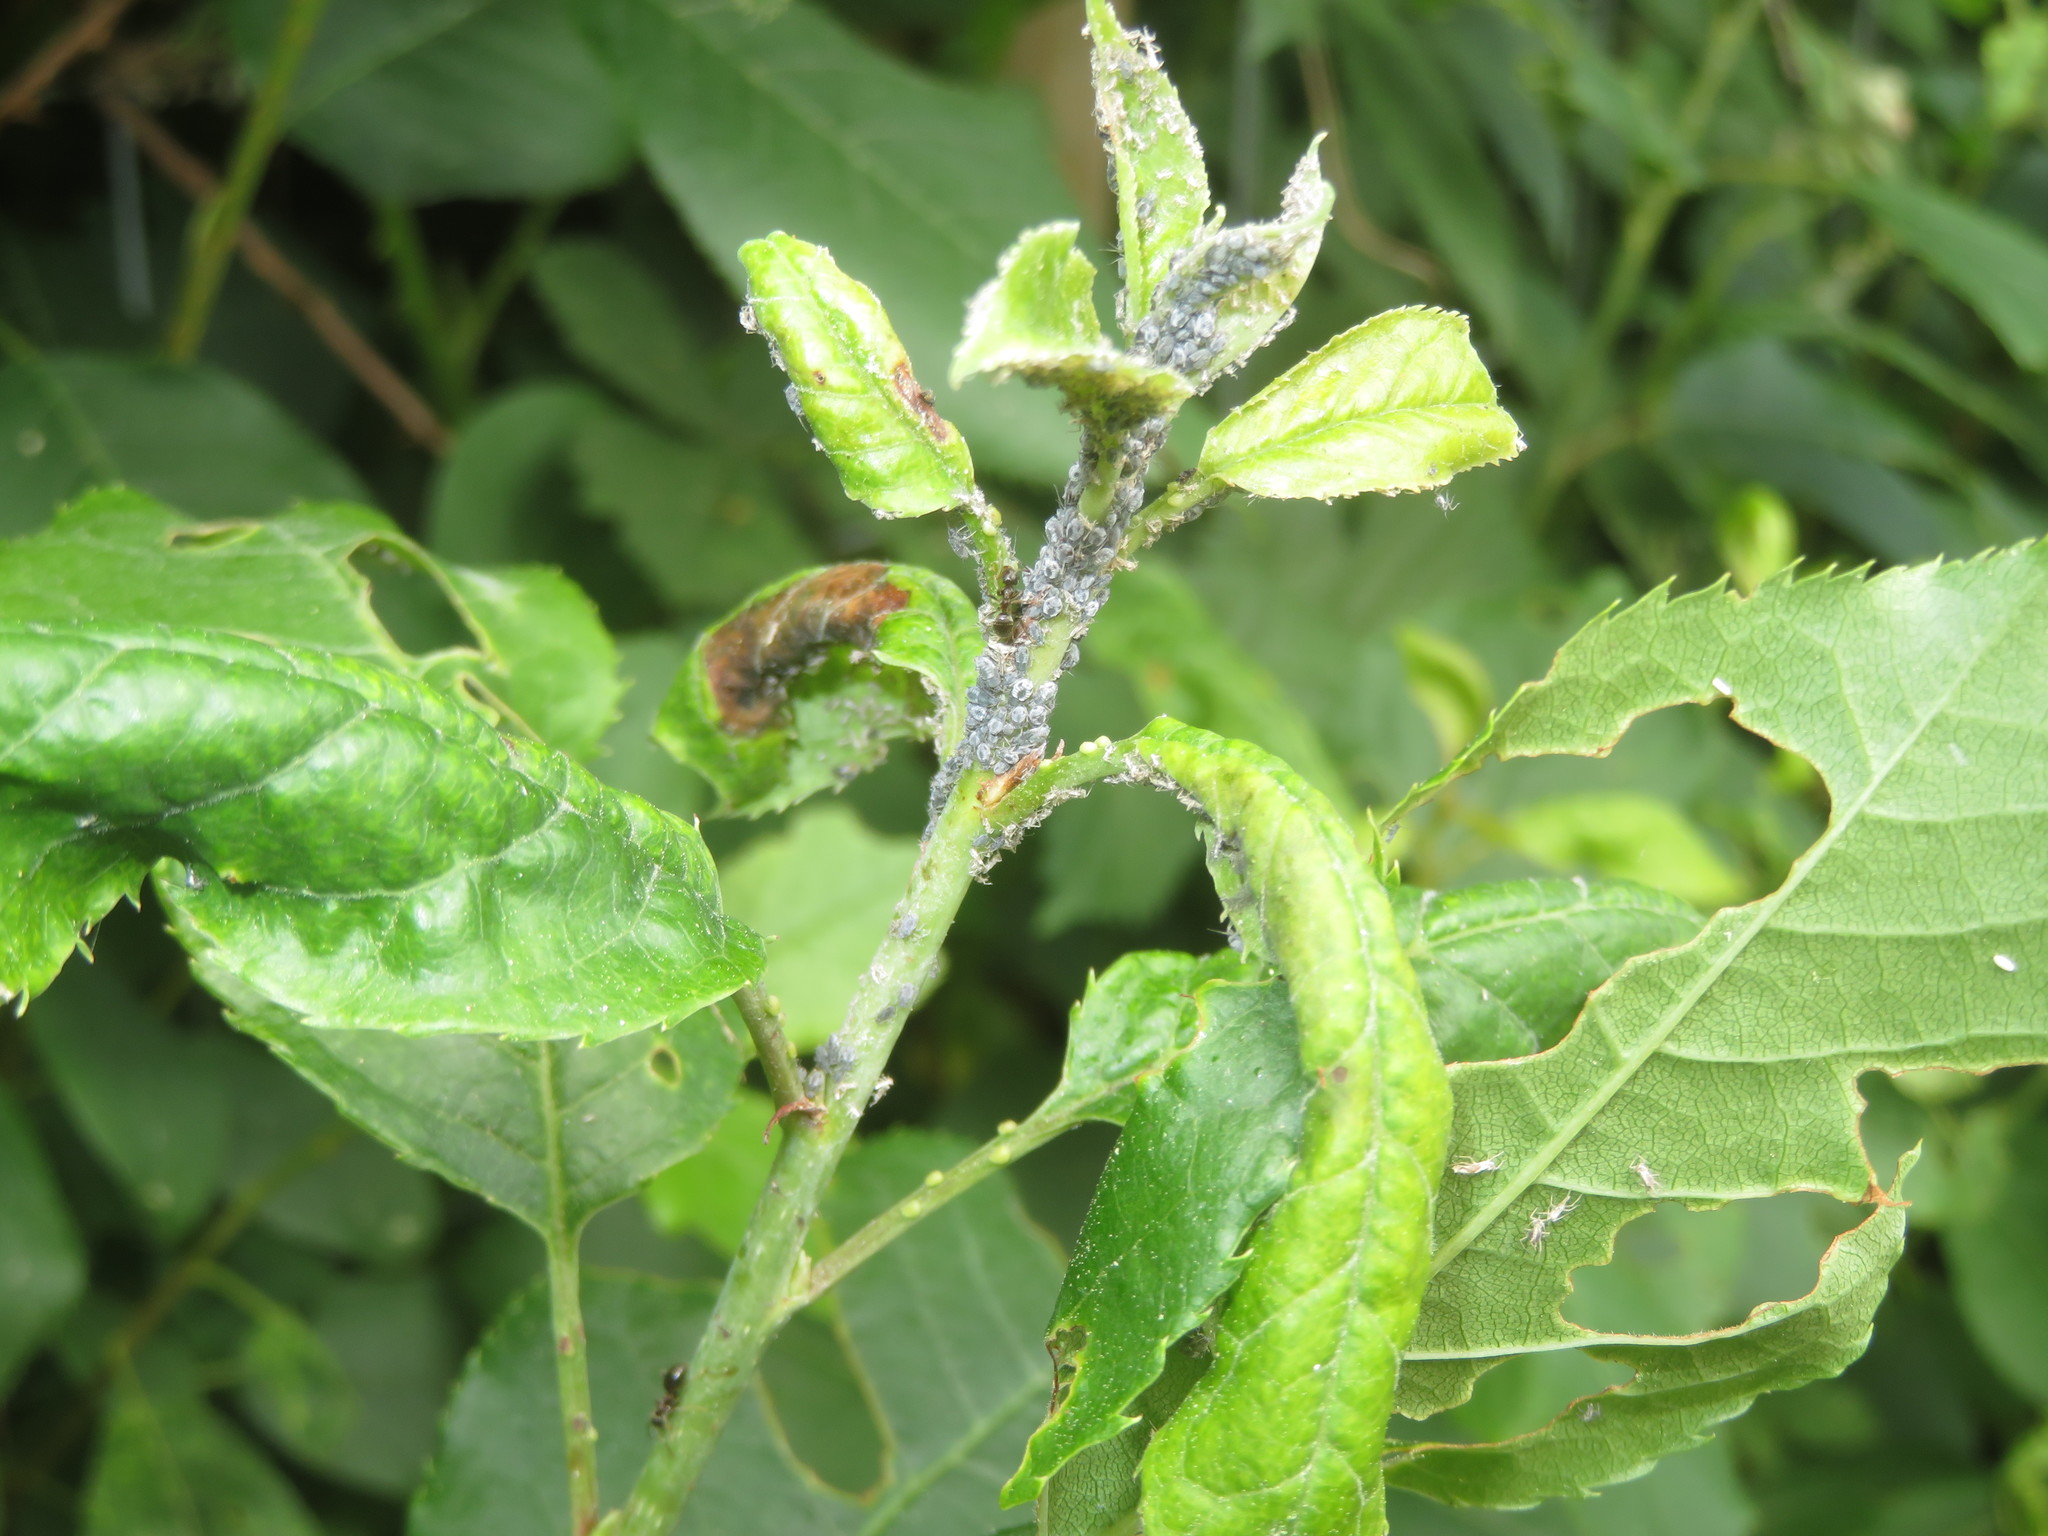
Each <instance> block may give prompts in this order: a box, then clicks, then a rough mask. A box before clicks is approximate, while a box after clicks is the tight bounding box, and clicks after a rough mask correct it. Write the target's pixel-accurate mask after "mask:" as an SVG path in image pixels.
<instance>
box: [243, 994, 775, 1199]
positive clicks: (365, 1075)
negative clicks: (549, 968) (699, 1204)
mask: <svg viewBox="0 0 2048 1536" xmlns="http://www.w3.org/2000/svg"><path fill="white" fill-rule="evenodd" d="M230 1005H231V1007H230V1017H231V1018H232V1019H233V1021H234V1022H235V1023H236V1024H237V1025H239V1026H240V1027H241V1028H242V1029H245V1030H247V1031H248V1032H249V1033H250V1034H252V1035H254V1036H256V1037H257V1038H258V1039H260V1040H262V1041H263V1042H264V1043H265V1044H266V1045H268V1046H269V1047H270V1048H271V1049H272V1050H274V1051H276V1052H277V1054H278V1055H279V1056H281V1057H282V1058H283V1059H284V1060H285V1061H286V1062H287V1063H289V1064H290V1065H291V1067H292V1068H293V1069H294V1070H295V1071H297V1072H298V1073H299V1074H300V1075H301V1076H303V1077H304V1078H306V1080H307V1081H309V1082H311V1083H312V1084H313V1085H314V1086H315V1087H316V1088H318V1089H319V1090H320V1091H321V1092H322V1093H324V1094H326V1095H327V1096H328V1097H329V1098H331V1099H332V1100H334V1102H335V1104H336V1105H337V1106H338V1107H339V1108H340V1109H341V1111H342V1112H343V1113H344V1114H346V1115H347V1116H348V1117H349V1118H350V1119H351V1120H353V1121H355V1122H356V1124H358V1125H360V1126H362V1127H363V1129H365V1130H366V1131H369V1132H370V1133H371V1134H372V1135H374V1136H376V1137H378V1138H379V1139H380V1140H382V1141H384V1142H385V1143H386V1144H388V1145H389V1146H391V1147H392V1148H394V1149H395V1150H396V1151H397V1152H398V1153H399V1154H400V1155H401V1156H402V1157H404V1158H406V1159H407V1160H408V1161H410V1162H414V1163H417V1164H419V1165H420V1166H421V1167H423V1168H427V1169H430V1170H431V1171H433V1172H434V1173H437V1174H439V1175H440V1176H441V1177H442V1178H444V1179H446V1180H448V1181H449V1182H450V1183H451V1184H455V1185H459V1186H460V1187H461V1188H463V1189H467V1190H472V1191H474V1192H475V1193H477V1194H479V1195H482V1196H483V1197H484V1198H485V1199H486V1200H489V1201H490V1202H491V1203H492V1204H494V1205H498V1206H502V1207H503V1208H504V1209H506V1210H508V1211H510V1212H511V1213H512V1214H513V1215H515V1216H517V1217H519V1218H520V1219H521V1220H522V1221H524V1222H526V1223H527V1224H528V1225H530V1226H532V1227H533V1228H534V1229H535V1230H537V1231H545V1230H546V1229H547V1226H548V1221H549V1215H548V1211H549V1198H550V1194H549V1191H550V1183H551V1181H552V1180H553V1179H554V1177H555V1176H556V1175H557V1174H559V1182H560V1197H561V1200H562V1204H563V1220H564V1222H565V1223H566V1225H567V1226H568V1227H569V1228H570V1229H571V1230H574V1229H575V1228H576V1227H578V1226H580V1225H581V1224H582V1223H583V1222H584V1221H586V1220H588V1219H589V1218H590V1216H591V1215H593V1214H594V1213H596V1212H597V1211H600V1210H602V1209H603V1208H604V1207H605V1206H607V1205H609V1204H611V1203H612V1202H613V1201H615V1200H621V1199H624V1198H625V1197H626V1196H627V1195H629V1194H631V1193H632V1192H633V1191H634V1190H635V1189H636V1188H638V1187H639V1185H640V1184H641V1183H642V1182H644V1181H645V1180H647V1179H649V1178H651V1177H653V1176H654V1175H655V1174H657V1173H659V1172H661V1171H662V1170H663V1169H664V1168H667V1167H669V1166H670V1165H671V1164H673V1163H676V1162H678V1161H680V1160H681V1159H683V1158H685V1157H688V1156H689V1155H690V1154H691V1153H692V1152H694V1151H696V1150H697V1149H698V1148H699V1147H701V1146H702V1145H703V1144H704V1142H705V1139H706V1138H707V1137H709V1136H710V1134H711V1132H712V1128H713V1127H714V1126H716V1125H717V1124H718V1121H719V1119H720V1117H721V1116H722V1115H723V1114H724V1113H725V1111H726V1107H727V1106H728V1105H729V1104H730V1103H731V1102H732V1095H733V1089H734V1087H735V1085H736V1083H737V1080H738V1069H739V1064H740V1056H739V1049H738V1046H737V1044H736V1043H735V1042H733V1041H732V1040H730V1039H728V1038H727V1036H726V1035H725V1033H724V1031H723V1030H722V1029H721V1028H720V1026H719V1024H718V1022H717V1020H715V1019H714V1018H712V1017H711V1015H710V1014H709V1013H696V1014H692V1015H691V1016H690V1017H689V1018H687V1019H684V1020H683V1021H682V1022H681V1023H680V1024H676V1025H674V1026H672V1027H670V1028H668V1029H657V1030H651V1031H648V1032H646V1033H643V1034H638V1035H634V1036H632V1037H630V1038H628V1039H624V1040H613V1041H610V1042H608V1043H606V1044H602V1045H586V1046H576V1045H572V1044H568V1043H557V1042H551V1041H544V1040H533V1041H527V1040H515V1039H505V1038H496V1037H491V1036H483V1035H469V1036H454V1037H446V1038H441V1039H432V1040H417V1039H407V1038H404V1037H402V1036H397V1035H392V1034H386V1033H381V1032H374V1031H369V1030H338V1029H312V1028H308V1027H307V1026H306V1025H304V1024H301V1023H299V1022H298V1021H296V1020H294V1019H292V1018H291V1017H289V1016H288V1015H286V1014H284V1013H282V1012H281V1011H279V1010H278V1009H275V1008H270V1007H265V1006H263V1005H261V1004H260V1003H254V1002H250V1001H245V1000H240V999H235V998H230Z"/></svg>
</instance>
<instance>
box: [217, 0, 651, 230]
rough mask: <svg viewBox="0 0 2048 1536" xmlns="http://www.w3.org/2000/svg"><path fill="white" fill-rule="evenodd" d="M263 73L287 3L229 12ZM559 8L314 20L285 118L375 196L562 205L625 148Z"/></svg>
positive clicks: (610, 102) (517, 2)
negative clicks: (537, 200)
mask: <svg viewBox="0 0 2048 1536" xmlns="http://www.w3.org/2000/svg"><path fill="white" fill-rule="evenodd" d="M226 9H227V13H228V24H229V36H230V37H231V39H232V40H233V42H234V45H235V51H236V53H237V55H239V57H240V59H241V62H242V65H243V68H245V69H247V70H249V71H250V72H251V73H252V74H254V73H256V72H258V71H260V70H261V68H262V66H263V63H264V61H265V60H266V59H268V58H269V56H270V49H271V39H272V37H273V36H274V35H275V33H276V30H277V27H278V24H279V23H280V21H281V20H282V18H283V15H284V11H285V4H284V0H234V3H232V4H230V5H229V6H227V7H226ZM570 9H571V8H570V7H568V6H565V5H563V4H561V3H560V0H424V3H415V0H350V3H349V4H347V5H344V6H336V7H333V8H332V9H331V10H330V11H329V12H328V13H327V14H326V15H324V16H323V17H322V18H321V26H320V30H319V31H318V32H317V33H316V34H315V36H314V39H313V46H312V48H311V49H310V50H309V52H308V55H307V58H306V63H305V67H304V69H303V70H302V72H301V73H300V76H299V79H298V82H297V83H296V85H295V86H294V87H293V90H292V96H291V101H290V103H289V104H288V106H287V108H286V114H287V122H288V124H289V131H290V133H291V135H292V137H293V138H294V139H296V140H298V141H299V142H300V143H301V144H304V145H305V146H306V148H307V149H309V150H311V151H312V152H313V154H314V155H315V156H316V157H318V158H319V159H321V160H323V161H325V162H326V163H327V164H328V165H330V166H332V167H333V168H334V169H335V170H337V171H339V172H341V174H342V175H344V176H346V177H347V178H348V179H349V180H350V181H352V182H353V183H355V185H356V186H357V187H359V188H360V189H362V191H364V192H365V193H367V194H369V195H370V196H371V197H376V198H391V199H395V200H397V201H399V202H405V203H428V202H437V201H440V200H442V199H445V198H454V197H494V198H521V197H559V196H564V195H567V194H569V193H574V192H582V191H587V190H589V189H591V188H593V187H598V186H602V185H604V184H605V183H606V182H609V181H611V180H612V179H613V178H614V177H616V176H617V175H618V173H619V172H620V170H621V169H623V168H624V166H625V163H626V159H627V155H628V153H629V150H630V146H631V140H630V137H629V135H628V133H627V130H626V127H625V124H624V123H623V122H622V121H621V116H620V112H619V109H618V105H617V103H616V102H615V101H614V99H613V96H612V90H611V83H610V82H609V81H608V80H607V79H606V78H605V76H604V73H603V71H602V70H601V69H600V68H599V66H598V63H597V60H596V59H595V58H594V57H593V56H592V55H591V52H590V48H589V45H588V44H587V43H586V42H585V41H584V40H583V38H582V36H581V34H580V32H579V31H578V29H577V27H576V26H575V24H574V22H573V21H572V20H571V16H570Z"/></svg>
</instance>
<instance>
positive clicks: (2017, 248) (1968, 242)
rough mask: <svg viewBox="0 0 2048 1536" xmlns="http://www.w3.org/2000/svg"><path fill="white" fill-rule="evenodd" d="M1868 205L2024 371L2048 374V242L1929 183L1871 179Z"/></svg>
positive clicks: (1866, 188)
mask: <svg viewBox="0 0 2048 1536" xmlns="http://www.w3.org/2000/svg"><path fill="white" fill-rule="evenodd" d="M1855 192H1856V196H1857V198H1858V199H1859V200H1861V202H1862V203H1863V206H1864V207H1866V208H1868V209H1869V210H1870V212H1871V213H1872V214H1874V215H1875V216H1876V217H1877V219H1878V220H1879V221H1880V222H1881V223H1882V224H1883V225H1884V226H1885V228H1886V229H1888V230H1890V231H1891V234H1892V238H1893V239H1895V240H1897V241H1898V242H1899V244H1900V246H1902V247H1903V248H1904V249H1905V250H1907V251H1910V252H1911V253H1912V254H1913V255H1915V256H1917V257H1919V258H1920V259H1921V260H1922V261H1924V262H1926V263H1927V265H1928V267H1929V268H1930V269H1931V270H1932V271H1933V273H1934V275H1935V276H1936V277H1938V278H1940V279H1941V280H1942V282H1944V283H1946V284H1947V285H1948V286H1949V287H1950V288H1953V289H1954V290H1955V291H1956V292H1957V293H1958V294H1960V295H1961V296H1962V297H1963V299H1964V300H1965V301H1967V302H1968V303H1969V304H1970V306H1971V307H1972V308H1974V309H1975V310H1976V311H1977V313H1978V314H1979V315H1981V316H1982V317H1983V319H1984V323H1985V324H1986V325H1988V326H1990V327H1991V329H1992V331H1993V332H1994V333H1995V334H1996V335H1997V337H1998V339H1999V340H2000V341H2002V342H2004V343H2005V347H2006V350H2007V351H2008V352H2010V353H2012V355H2013V357H2014V358H2015V359H2017V360H2018V362H2019V364H2020V365H2021V366H2022V367H2024V368H2030V369H2032V370H2034V371H2035V372H2037V373H2038V372H2041V371H2042V370H2044V369H2048V314H2044V313H2043V311H2042V307H2041V294H2042V292H2043V290H2044V289H2048V243H2044V242H2043V241H2042V239H2041V237H2040V236H2039V235H2038V234H2036V233H2035V232H2034V231H2032V230H2030V229H2028V228H2027V227H2026V226H2025V225H2023V224H2018V223H2015V222H2014V221H2013V220H2011V219H2008V218H2006V217H2005V216H2004V215H2003V214H1999V213H1995V212H1993V211H1991V210H1990V209H1988V208H1985V207H1983V206H1981V205H1980V204H1977V203H1973V202H1968V201H1965V200H1964V199H1963V198H1960V197H1957V196H1956V195H1955V194H1953V193H1951V192H1945V191H1943V190H1941V189H1940V188H1938V187H1932V186H1928V185H1926V184H1925V183H1923V182H1916V181H1905V180H1886V181H1866V182H1864V183H1862V184H1861V185H1860V186H1858V187H1857V188H1856V189H1855Z"/></svg>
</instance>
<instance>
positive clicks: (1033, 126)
mask: <svg viewBox="0 0 2048 1536" xmlns="http://www.w3.org/2000/svg"><path fill="white" fill-rule="evenodd" d="M589 14H590V16H591V18H592V21H593V25H594V27H595V28H596V30H597V31H598V32H599V33H600V34H601V35H602V38H603V51H604V53H605V56H606V57H607V59H608V61H609V63H610V66H611V68H612V69H613V71H614V72H615V74H616V75H617V77H618V80H619V83H620V86H621V88H622V90H623V91H624V93H625V95H626V97H627V99H628V100H629V101H630V102H631V103H632V110H633V112H634V115H635V117H636V119H637V123H638V128H639V133H640V141H641V148H642V150H643V152H644V153H645V155H646V157H647V160H648V164H649V166H650V168H651V169H652V170H653V172H654V175H655V178H656V180H657V181H659V182H660V184H661V187H662V190H663V191H664V192H666V193H667V194H668V196H669V197H670V198H671V199H672V200H673V201H674V202H675V204H676V206H677V208H678V209H679V210H680V211H681V213H682V216H683V219H684V221H685V222H686V223H687V224H688V225H689V226H690V230H691V232H692V233H693V234H694V235H695V236H696V238H697V242H698V245H699V246H700V248H701V249H702V250H703V252H704V254H705V256H706V257H707V258H708V259H709V260H710V261H711V262H713V263H714V264H715V265H716V266H717V267H718V268H719V270H721V271H722V272H724V273H725V275H726V277H727V279H728V280H729V281H731V282H732V283H733V285H734V288H735V289H736V290H737V289H738V288H740V287H742V286H743V274H742V272H741V270H740V267H739V263H738V261H737V259H736V257H735V254H734V253H736V252H737V251H738V250H739V248H740V246H741V244H742V243H743V242H745V241H747V240H751V239H753V238H755V237H756V236H758V235H760V234H761V233H762V232H763V231H764V230H771V229H788V230H795V231H798V232H800V233H802V234H803V236H804V237H805V238H806V239H809V240H814V241H817V242H818V243H819V244H821V245H825V246H829V247H831V249H832V251H833V253H834V255H835V256H836V257H837V258H838V260H839V262H840V263H841V264H842V265H843V266H844V267H845V268H846V269H847V270H848V271H850V272H857V273H859V274H861V277H862V278H863V280H864V281H866V282H868V283H869V284H871V285H872V286H873V287H874V289H875V292H876V294H877V295H878V296H879V298H880V300H881V302H882V303H883V304H884V305H885V306H886V307H887V309H888V312H889V314H890V316H891V317H892V318H893V320H894V322H895V327H896V330H897V331H898V333H899V334H900V335H901V336H902V338H903V342H904V344H905V345H906V346H907V348H908V349H909V353H910V355H911V356H912V357H914V358H918V359H923V360H925V366H927V367H936V366H937V364H938V362H939V360H940V359H942V358H944V357H946V356H948V355H949V354H950V353H951V351H952V348H953V342H954V339H955V338H956V336H957V335H958V334H959V329H960V312H961V307H962V306H963V305H964V304H965V303H966V302H967V299H968V296H969V295H970V294H972V293H973V292H974V290H975V289H976V288H978V287H979V286H980V285H981V284H982V282H983V281H985V280H986V278H987V276H988V274H989V272H990V270H991V269H992V268H993V267H994V266H995V263H996V258H997V256H998V255H999V254H1000V253H1001V252H1002V251H1003V250H1004V249H1005V248H1006V247H1007V246H1008V245H1009V244H1010V242H1011V241H1012V240H1013V239H1014V238H1015V237H1016V234H1017V230H1018V229H1019V227H1020V226H1023V225H1027V224H1032V223H1039V222H1043V221H1045V220H1047V219H1057V218H1065V217H1071V216H1072V212H1073V209H1072V200H1071V199H1070V198H1069V197H1068V195H1067V193H1066V192H1065V190H1064V189H1063V188H1062V186H1061V185H1060V181H1059V178H1058V176H1057V174H1056V172H1055V170H1054V168H1053V159H1052V155H1051V153H1050V150H1049V148H1048V146H1047V142H1046V138H1045V133H1044V130H1043V128H1042V126H1041V125H1040V124H1039V123H1038V122H1037V121H1036V120H1035V113H1034V111H1033V109H1032V107H1031V105H1030V104H1029V103H1028V102H1027V101H1025V100H1023V99H1021V98H1019V97H1015V96H1011V95H1008V94H1006V93H1002V92H997V91H988V90H978V89H970V88H965V87H962V86H959V85H955V84H950V83H946V82H942V81H939V80H937V79H934V78H933V77H931V76H929V75H925V74H922V73H919V72H918V71H916V70H913V69H910V68H907V67H906V66H904V65H903V64H901V63H900V62H898V61H897V60H895V59H893V58H890V57H888V56H887V55H885V54H883V53H881V52H879V51H878V50H876V49H875V48H874V47H873V46H871V45H870V44H868V43H867V42H865V41H863V40H862V39H861V38H859V37H857V36H855V35H854V34H852V33H851V32H849V31H847V30H846V29H845V28H844V27H843V26H842V25H841V24H840V23H839V22H837V21H835V20H833V19H830V18H829V17H827V16H826V15H825V14H824V13H823V12H821V11H820V10H818V9H817V8H816V7H814V6H812V5H810V4H807V3H805V0H792V3H790V4H788V5H786V6H783V7H781V8H779V10H778V11H777V14H776V15H775V16H774V18H773V19H772V20H761V19H759V18H756V17H750V16H746V15H743V14H741V12H740V10H739V8H737V7H733V6H703V7H687V8H686V7H680V6H670V5H663V4H660V3H658V0H592V3H591V4H590V5H589ZM926 382H927V383H929V384H932V385H933V387H934V392H935V393H936V394H937V396H938V403H937V409H938V410H939V411H940V412H941V413H942V414H943V415H944V416H946V417H947V418H949V419H951V420H953V421H956V422H958V423H959V424H960V427H961V429H962V430H963V431H964V432H965V433H966V435H967V436H968V438H969V439H970V440H972V442H973V443H974V451H975V454H976V456H977V458H978V459H979V460H980V461H981V462H982V464H983V466H984V467H986V468H994V469H997V470H1000V471H1002V472H1004V473H1007V474H1012V475H1024V476H1027V477H1029V478H1032V479H1035V480H1042V479H1044V478H1046V477H1048V476H1051V475H1058V474H1064V473H1065V471H1066V468H1067V465H1068V463H1069V462H1070V461H1071V459H1072V457H1073V451H1072V435H1071V433H1070V431H1069V430H1068V428H1067V427H1066V424H1065V423H1064V422H1062V421H1061V420H1060V417H1059V412H1058V410H1057V409H1056V407H1055V406H1054V404H1053V402H1051V401H1050V400H1039V399H1035V398H1032V397H1029V396H1026V397H1023V398H1018V397H1016V396H1014V395H1007V394H1006V395H997V394H994V393H992V392H989V391H986V390H979V389H969V390H965V391H961V392H959V393H955V392H954V391H952V390H951V389H950V388H948V387H946V386H945V384H944V381H943V380H930V379H928V380H926Z"/></svg>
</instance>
